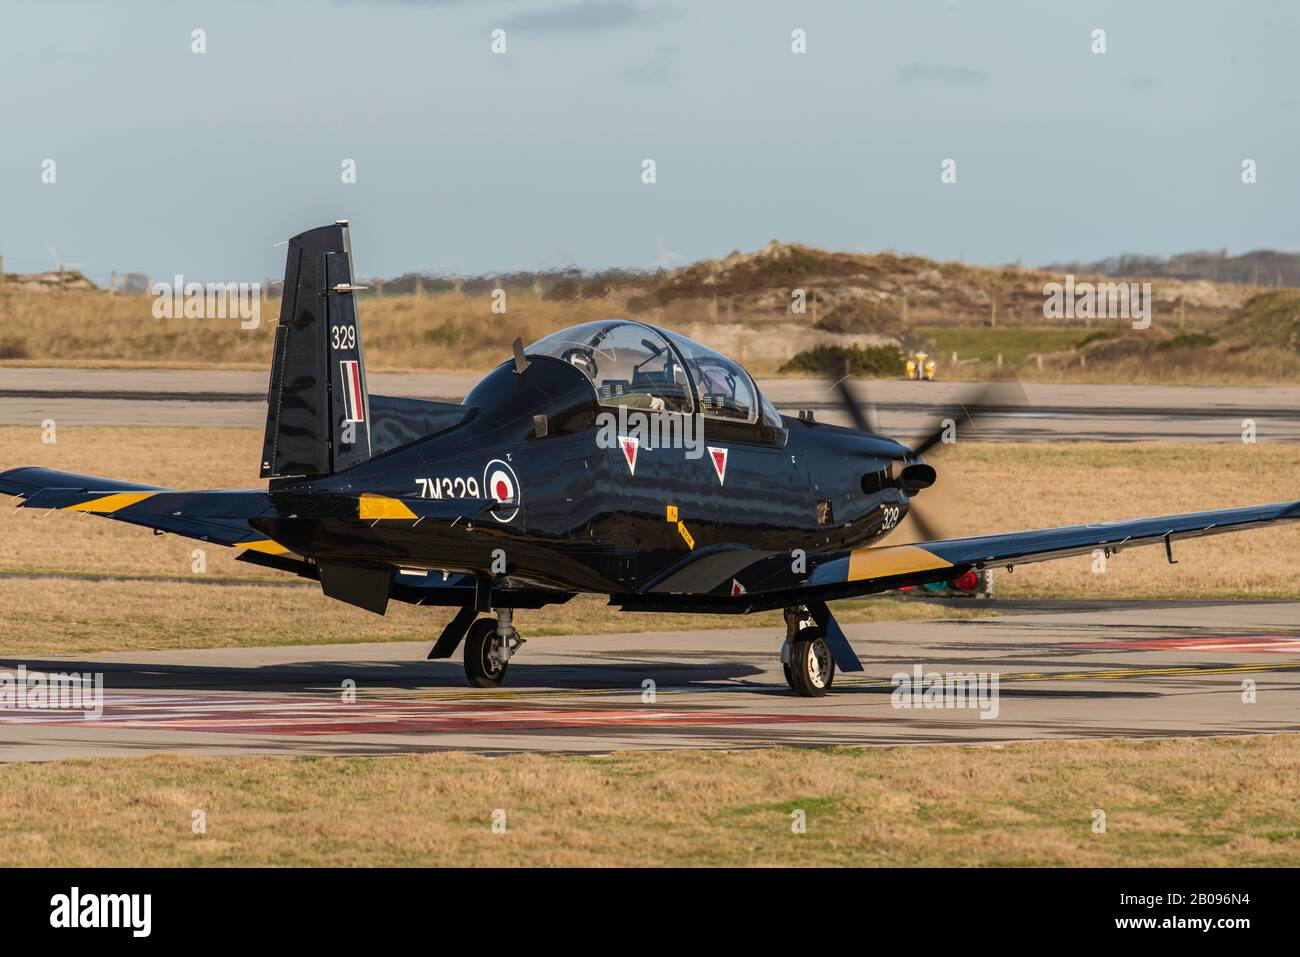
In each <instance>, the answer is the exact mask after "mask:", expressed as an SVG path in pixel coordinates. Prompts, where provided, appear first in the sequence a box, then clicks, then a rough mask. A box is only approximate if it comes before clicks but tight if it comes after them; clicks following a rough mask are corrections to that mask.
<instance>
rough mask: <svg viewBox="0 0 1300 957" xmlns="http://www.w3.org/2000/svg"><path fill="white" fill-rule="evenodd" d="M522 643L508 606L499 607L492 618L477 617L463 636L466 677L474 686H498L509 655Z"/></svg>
mask: <svg viewBox="0 0 1300 957" xmlns="http://www.w3.org/2000/svg"><path fill="white" fill-rule="evenodd" d="M523 643H524V639H522V638H520V637H519V632H517V631H515V626H514V623H513V620H512V614H511V609H509V608H498V609H497V617H496V619H495V620H493V619H491V618H479V619H477V620H476V621H475V622H474V623H473V624H472V625H470V626H469V631H468V633H467V634H466V635H465V677H466V678H468V679H469V683H470V684H471V685H472V686H473V687H475V688H499V687H500V686H501V682H502V681H503V680H504V679H505V676H506V668H508V667H509V666H510V659H511V657H512V656H513V655H514V653H515V652H516V651H518V650H519V646H520V645H522V644H523Z"/></svg>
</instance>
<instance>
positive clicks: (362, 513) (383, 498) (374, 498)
mask: <svg viewBox="0 0 1300 957" xmlns="http://www.w3.org/2000/svg"><path fill="white" fill-rule="evenodd" d="M357 517H358V518H362V519H376V518H415V517H416V514H415V513H414V512H412V511H411V510H410V509H409V508H407V507H406V505H405V503H403V502H402V501H400V500H399V499H395V498H389V497H388V496H387V495H371V494H368V493H367V494H365V495H362V496H361V498H360V500H359V501H358V503H357Z"/></svg>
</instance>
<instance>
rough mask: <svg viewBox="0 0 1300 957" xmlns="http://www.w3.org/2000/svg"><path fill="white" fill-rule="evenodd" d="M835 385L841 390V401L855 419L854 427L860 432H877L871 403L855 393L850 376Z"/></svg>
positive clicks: (851, 417)
mask: <svg viewBox="0 0 1300 957" xmlns="http://www.w3.org/2000/svg"><path fill="white" fill-rule="evenodd" d="M835 387H836V389H837V390H838V391H839V394H840V401H841V402H843V403H844V411H845V412H847V413H848V416H849V418H850V419H852V420H853V427H854V428H855V429H857V430H858V431H859V432H875V431H876V423H875V421H874V420H875V416H874V415H873V414H872V408H871V404H870V403H869V402H866V403H863V402H859V401H858V399H857V396H855V395H854V394H853V393H854V389H853V387H852V386H850V385H849V380H848V377H845V378H843V379H841V380H840V381H839V382H837V383H835Z"/></svg>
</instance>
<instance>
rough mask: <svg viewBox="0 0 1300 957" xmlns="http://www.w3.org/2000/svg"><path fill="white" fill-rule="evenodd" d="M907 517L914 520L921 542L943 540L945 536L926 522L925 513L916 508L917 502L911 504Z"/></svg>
mask: <svg viewBox="0 0 1300 957" xmlns="http://www.w3.org/2000/svg"><path fill="white" fill-rule="evenodd" d="M907 517H908V518H910V519H911V520H912V524H914V525H915V526H916V530H917V532H919V533H920V535H921V538H920V541H922V542H935V541H938V540H939V539H941V538H943V535H942V534H941V533H940V532H939V531H937V530H936V529H935V527H934V526H933V525H931V524H930V523H929V522H928V521H926V519H925V515H924V513H923V512H922V511H921V509H919V508H917V507H916V502H911V503H910V504H909V506H908V509H907Z"/></svg>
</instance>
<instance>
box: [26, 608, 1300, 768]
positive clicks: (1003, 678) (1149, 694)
mask: <svg viewBox="0 0 1300 957" xmlns="http://www.w3.org/2000/svg"><path fill="white" fill-rule="evenodd" d="M998 604H999V605H1000V606H1005V607H1014V606H1015V605H1016V603H1010V602H1008V603H998ZM1023 607H1025V606H1021V608H1022V613H1016V614H1009V615H1007V616H1005V617H1000V618H972V619H969V620H945V621H934V622H907V623H901V622H881V623H875V624H864V625H850V626H848V627H847V628H846V631H847V633H848V635H849V637H850V639H851V640H852V642H853V644H854V647H855V648H856V650H857V652H858V654H859V655H860V656H861V657H862V658H863V660H864V662H865V663H866V672H865V673H863V674H855V675H844V674H841V675H837V677H836V680H835V685H834V690H833V692H832V694H831V695H829V696H828V697H825V698H820V699H807V698H798V697H796V696H794V695H793V694H792V693H791V692H790V691H788V690H787V688H786V686H785V682H784V680H783V678H782V675H781V670H780V664H779V662H778V660H777V657H776V653H777V648H778V646H779V644H780V635H779V634H778V633H777V632H776V631H775V630H772V629H754V628H745V627H736V628H731V629H725V630H705V631H695V632H674V633H667V632H644V633H639V634H614V635H589V636H572V637H561V638H546V637H543V638H534V639H532V640H530V641H529V642H528V643H527V644H526V645H525V646H524V648H523V650H522V651H521V652H520V653H519V655H518V656H517V657H516V658H515V660H514V661H513V662H512V663H511V665H510V670H509V674H508V676H507V679H506V685H505V686H504V687H503V688H501V689H500V690H497V691H480V690H474V689H470V688H467V687H466V686H465V685H464V677H463V672H462V670H461V664H460V661H459V660H452V661H440V662H429V661H425V660H424V655H425V653H426V652H427V650H428V648H429V643H428V642H403V643H394V644H367V645H326V646H298V647H284V648H265V649H233V650H201V651H173V652H156V653H140V652H133V653H118V654H103V655H93V656H87V657H78V658H75V659H72V658H56V659H47V660H40V661H36V660H25V659H20V658H12V657H11V658H4V659H0V670H2V671H4V672H8V673H10V674H14V673H16V671H17V669H18V667H19V665H25V666H26V668H27V669H28V671H29V672H41V671H53V672H74V671H75V672H95V671H98V672H102V673H103V675H104V684H105V701H104V711H103V715H102V717H100V718H98V719H89V720H82V719H80V718H79V717H77V716H73V715H69V714H56V713H52V712H49V711H42V710H39V709H28V710H25V711H14V710H5V711H0V760H5V761H33V760H49V759H54V758H61V757H70V756H99V755H139V754H150V753H157V752H186V753H199V754H210V755H217V754H254V753H262V754H294V755H300V754H312V755H328V754H333V755H350V754H364V755H383V754H397V753H408V752H419V751H432V750H440V749H463V750H470V751H477V752H484V753H493V754H496V753H507V752H517V751H541V752H604V751H613V750H621V749H629V748H681V747H698V748H755V747H770V746H776V745H788V746H823V745H845V746H872V745H904V744H935V743H952V742H958V743H961V742H966V743H972V742H1001V741H1015V740H1023V739H1031V738H1054V739H1061V738H1084V737H1110V736H1121V737H1150V736H1162V735H1207V734H1252V733H1264V732H1274V731H1295V730H1298V729H1300V604H1297V603H1289V602H1287V603H1267V602H1236V603H1209V602H1191V603H1188V602H1177V603H1175V602H1128V603H1122V602H1121V603H1108V604H1105V605H1103V604H1097V605H1089V604H1088V603H1069V604H1067V605H1065V606H1064V607H1056V608H1052V607H1051V606H1048V613H1042V612H1043V610H1044V609H1043V608H1042V606H1038V607H1035V606H1034V605H1033V604H1032V603H1029V604H1028V605H1027V607H1028V608H1030V609H1031V610H1030V611H1029V612H1028V613H1023ZM617 622H618V618H617V617H616V616H613V614H612V617H611V624H614V625H616V623H617ZM519 624H520V625H521V626H522V628H523V629H524V632H525V634H526V632H527V619H526V617H525V616H524V615H523V614H522V613H521V616H520V621H519ZM738 624H739V623H738ZM918 665H919V666H920V667H921V669H922V673H923V674H930V673H939V674H947V673H962V674H972V673H973V674H984V675H997V677H998V686H997V696H996V699H986V700H985V701H984V702H983V704H982V706H981V705H980V703H979V702H971V701H969V700H968V701H967V703H968V704H970V705H971V706H970V707H953V706H951V705H953V704H954V703H955V702H954V701H952V700H949V701H948V702H947V705H949V706H945V707H913V708H902V707H898V706H897V704H898V703H899V702H896V701H895V700H894V694H893V692H894V685H893V682H892V680H891V678H892V676H893V675H895V674H896V673H900V672H901V673H909V674H910V673H912V672H913V669H914V668H915V667H916V666H918ZM350 682H355V689H356V694H355V700H354V701H350V700H348V698H347V695H346V692H347V691H348V690H349V688H350V687H351V685H350V684H349V683H350ZM988 688H991V686H986V690H987V689H988ZM651 689H653V692H654V693H653V695H651V694H650V690H651ZM993 700H995V706H990V701H993ZM921 703H922V704H924V702H923V701H922V702H921ZM981 714H988V715H990V716H989V717H981Z"/></svg>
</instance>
